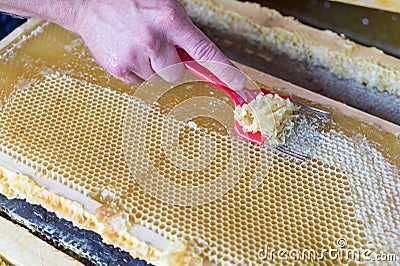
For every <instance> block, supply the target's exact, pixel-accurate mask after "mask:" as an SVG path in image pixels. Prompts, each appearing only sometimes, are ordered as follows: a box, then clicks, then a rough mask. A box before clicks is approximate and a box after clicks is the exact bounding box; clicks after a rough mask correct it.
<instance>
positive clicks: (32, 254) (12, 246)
mask: <svg viewBox="0 0 400 266" xmlns="http://www.w3.org/2000/svg"><path fill="white" fill-rule="evenodd" d="M0 236H1V241H0V256H3V257H4V258H5V259H6V260H7V261H9V262H10V263H12V264H13V265H32V266H34V265H55V264H57V265H82V264H81V263H79V262H78V261H76V260H75V259H73V258H71V257H69V256H68V255H66V254H64V253H63V252H61V251H59V250H57V249H55V248H54V247H52V246H50V245H49V244H47V243H46V242H44V241H42V240H40V239H39V238H37V237H35V236H34V235H32V234H31V233H29V232H28V231H27V230H25V229H24V228H22V227H20V226H18V225H15V224H13V223H12V222H10V221H8V220H6V219H4V218H2V217H0Z"/></svg>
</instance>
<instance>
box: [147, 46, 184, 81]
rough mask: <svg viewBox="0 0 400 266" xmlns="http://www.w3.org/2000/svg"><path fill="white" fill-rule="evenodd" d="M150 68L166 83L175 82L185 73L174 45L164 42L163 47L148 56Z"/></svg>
mask: <svg viewBox="0 0 400 266" xmlns="http://www.w3.org/2000/svg"><path fill="white" fill-rule="evenodd" d="M150 61H151V66H152V67H153V69H154V71H155V72H156V73H157V74H158V75H159V76H160V77H161V78H163V79H164V80H166V81H168V82H176V81H178V80H179V79H181V78H182V76H183V75H184V73H185V67H184V66H183V64H179V63H181V60H180V58H179V56H178V53H177V51H176V48H175V46H174V45H172V44H170V43H167V42H165V44H164V45H163V47H162V48H161V49H160V50H159V51H158V52H157V53H154V54H152V55H151V56H150Z"/></svg>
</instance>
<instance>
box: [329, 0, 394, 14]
mask: <svg viewBox="0 0 400 266" xmlns="http://www.w3.org/2000/svg"><path fill="white" fill-rule="evenodd" d="M331 1H335V2H341V3H346V4H350V5H357V6H364V7H369V8H375V9H380V10H386V11H391V12H394V13H400V0H331Z"/></svg>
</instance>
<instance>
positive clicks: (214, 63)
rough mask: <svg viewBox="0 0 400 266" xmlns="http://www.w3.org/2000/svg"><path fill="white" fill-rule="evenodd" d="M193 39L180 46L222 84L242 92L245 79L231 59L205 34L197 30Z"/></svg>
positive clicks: (194, 31) (182, 42) (193, 32)
mask: <svg viewBox="0 0 400 266" xmlns="http://www.w3.org/2000/svg"><path fill="white" fill-rule="evenodd" d="M190 35H191V38H190V39H189V38H187V39H183V40H182V41H181V42H179V43H178V45H179V46H180V47H181V48H183V49H184V50H185V51H186V52H187V53H188V54H189V55H190V56H191V57H192V58H193V59H194V60H196V61H197V62H198V63H199V64H201V65H203V66H204V67H205V68H207V69H208V70H210V71H211V72H212V73H213V74H214V75H215V76H217V77H218V78H219V79H220V80H221V81H222V82H224V83H225V84H226V85H227V86H228V87H229V88H231V89H233V90H240V89H242V88H243V87H244V85H245V77H244V75H243V74H242V73H241V72H240V70H239V69H237V68H236V67H235V66H234V65H233V64H232V63H231V62H230V61H229V59H228V58H227V57H226V56H225V55H224V54H223V53H222V52H221V51H220V50H219V49H218V47H217V46H216V45H215V44H214V43H213V42H212V41H211V40H210V39H208V38H207V37H206V36H205V35H204V33H202V32H201V31H200V30H199V29H197V28H195V29H194V30H192V34H190Z"/></svg>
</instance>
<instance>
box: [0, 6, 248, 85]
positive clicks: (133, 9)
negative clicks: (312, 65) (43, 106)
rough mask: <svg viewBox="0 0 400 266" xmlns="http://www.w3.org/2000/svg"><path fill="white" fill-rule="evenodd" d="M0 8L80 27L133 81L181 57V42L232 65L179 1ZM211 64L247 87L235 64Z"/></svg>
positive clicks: (101, 57)
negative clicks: (178, 51)
mask: <svg viewBox="0 0 400 266" xmlns="http://www.w3.org/2000/svg"><path fill="white" fill-rule="evenodd" d="M0 10H2V11H5V12H8V13H13V14H17V15H22V16H33V17H40V18H42V19H45V20H48V21H51V22H54V23H57V24H59V25H60V26H62V27H64V28H66V29H68V30H71V31H73V32H76V33H77V34H79V35H80V36H81V37H82V38H83V40H84V41H85V43H86V45H87V46H88V47H89V49H90V50H91V52H92V54H93V56H94V57H95V59H96V60H97V61H98V62H99V64H100V65H102V66H103V67H104V68H105V69H106V70H107V71H108V72H109V73H111V74H112V75H114V76H116V77H117V78H119V79H121V80H123V81H125V82H128V83H130V82H141V81H142V80H145V79H147V78H149V77H150V76H152V75H153V74H155V73H158V72H159V71H160V70H162V69H164V68H166V67H168V66H171V65H173V64H176V63H179V62H181V60H180V59H179V56H178V54H177V52H176V46H179V47H181V48H183V49H184V50H186V51H187V52H188V54H189V55H190V56H192V57H193V58H194V59H195V60H204V61H216V62H220V63H223V64H225V65H229V66H232V63H231V62H230V61H229V60H228V59H227V58H226V57H225V56H224V55H223V54H222V52H221V51H220V50H219V49H218V48H217V47H216V45H215V44H214V43H213V42H212V41H211V40H209V39H208V38H207V37H206V36H205V35H204V34H203V33H202V32H201V31H200V30H199V29H198V28H197V27H196V26H195V25H194V24H193V23H192V22H191V20H190V18H189V17H188V16H187V14H186V11H185V9H184V8H183V6H182V5H181V4H180V3H179V2H178V1H177V0H118V1H113V0H98V1H96V0H69V1H62V0H37V1H33V0H30V1H28V0H25V1H22V0H20V1H16V0H0ZM209 68H210V70H211V71H212V72H214V74H216V75H217V76H219V78H220V79H221V80H222V81H224V82H225V83H227V84H228V85H229V86H230V87H232V88H233V89H240V88H242V87H243V85H244V77H243V76H241V75H238V74H236V71H231V70H230V67H219V66H218V67H215V66H212V67H209ZM183 72H184V68H183V66H182V65H181V66H179V67H175V68H174V70H173V71H168V72H165V71H164V72H163V73H162V77H161V78H163V79H165V80H167V81H176V80H178V79H179V78H180V77H181V76H182V74H183ZM234 72H235V74H233V73H234Z"/></svg>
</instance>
